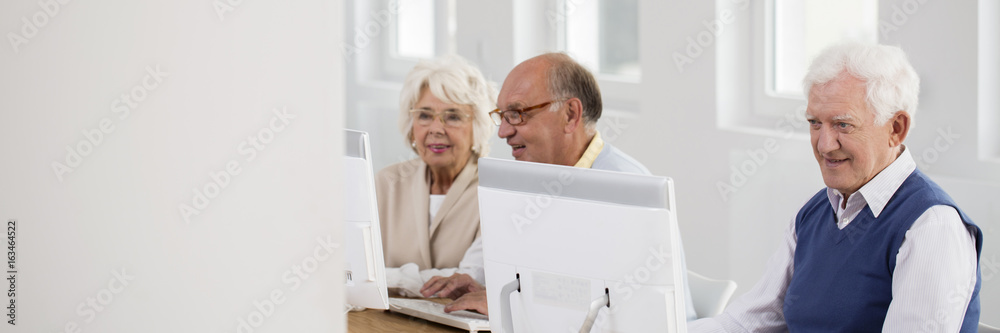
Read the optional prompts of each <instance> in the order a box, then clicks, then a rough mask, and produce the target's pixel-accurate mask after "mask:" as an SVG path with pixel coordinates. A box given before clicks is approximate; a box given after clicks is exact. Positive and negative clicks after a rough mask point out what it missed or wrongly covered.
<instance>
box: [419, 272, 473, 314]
mask: <svg viewBox="0 0 1000 333" xmlns="http://www.w3.org/2000/svg"><path fill="white" fill-rule="evenodd" d="M484 290H486V288H485V287H483V286H482V285H480V284H479V282H476V280H475V279H473V278H472V277H471V276H469V275H468V274H452V275H451V276H449V277H440V276H435V277H432V278H431V279H430V280H429V281H427V283H424V287H423V288H420V293H421V294H423V295H424V297H431V296H432V295H434V294H437V295H438V297H444V298H450V299H457V298H459V297H462V295H465V294H466V293H471V292H474V291H484ZM485 296H486V295H483V299H485V298H486V297H485ZM483 308H484V309H485V308H486V306H485V305H483Z"/></svg>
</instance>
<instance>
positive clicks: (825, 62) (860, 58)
mask: <svg viewBox="0 0 1000 333" xmlns="http://www.w3.org/2000/svg"><path fill="white" fill-rule="evenodd" d="M843 73H846V74H848V75H850V76H853V77H856V78H858V79H861V80H862V81H864V82H865V90H866V92H867V93H866V94H865V101H866V102H867V104H868V107H869V108H871V110H872V112H874V113H875V124H876V125H879V126H881V125H885V123H886V122H887V121H889V119H890V118H892V115H893V114H895V113H896V111H906V112H907V113H909V114H910V119H911V122H912V119H913V117H914V114H915V113H916V112H917V102H918V95H919V94H920V78H919V77H918V76H917V72H916V71H915V70H913V66H911V65H910V62H909V60H907V58H906V53H904V52H903V50H902V49H900V48H899V47H897V46H888V45H876V44H862V43H857V42H848V43H841V44H836V45H833V46H830V47H828V48H826V49H825V50H823V52H821V53H820V55H819V56H817V57H816V59H815V60H813V62H812V65H811V66H809V72H808V73H807V74H806V77H805V78H804V79H803V80H802V88H803V89H804V91H805V93H806V96H808V94H809V92H810V90H811V89H812V87H813V86H817V85H823V84H826V83H828V82H830V81H832V80H833V79H836V78H837V77H839V76H841V75H842V74H843Z"/></svg>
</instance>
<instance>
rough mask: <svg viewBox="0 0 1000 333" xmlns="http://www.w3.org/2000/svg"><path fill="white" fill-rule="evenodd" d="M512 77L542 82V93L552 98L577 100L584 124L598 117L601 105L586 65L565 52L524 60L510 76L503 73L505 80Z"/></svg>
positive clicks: (590, 123)
mask: <svg viewBox="0 0 1000 333" xmlns="http://www.w3.org/2000/svg"><path fill="white" fill-rule="evenodd" d="M514 74H517V75H514ZM512 77H513V78H515V79H517V80H524V79H525V78H531V79H532V80H531V81H533V82H545V88H546V92H548V93H549V95H550V96H552V98H553V99H569V98H577V99H579V100H580V102H581V104H582V105H583V120H584V122H585V123H586V124H587V125H590V126H594V125H596V124H597V120H598V119H600V118H601V111H602V110H603V107H602V102H601V88H600V87H599V86H598V85H597V79H595V78H594V75H593V74H591V73H590V71H589V70H587V68H586V67H583V65H580V63H578V62H576V60H573V58H571V57H570V56H568V55H566V54H565V53H545V54H542V55H539V56H536V57H534V58H531V59H528V60H525V61H524V62H522V63H520V64H519V65H517V67H514V69H513V70H512V71H511V75H509V76H507V79H508V81H510V79H511V78H512ZM508 83H510V82H506V81H505V82H504V84H505V85H506V84H508Z"/></svg>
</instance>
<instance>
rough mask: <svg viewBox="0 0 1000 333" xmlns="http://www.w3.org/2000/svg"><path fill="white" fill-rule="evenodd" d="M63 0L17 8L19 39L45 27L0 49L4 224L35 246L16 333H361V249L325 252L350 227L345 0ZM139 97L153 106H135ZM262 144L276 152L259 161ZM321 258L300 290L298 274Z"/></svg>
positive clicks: (10, 25) (6, 18) (13, 6)
mask: <svg viewBox="0 0 1000 333" xmlns="http://www.w3.org/2000/svg"><path fill="white" fill-rule="evenodd" d="M63 2H66V1H62V0H60V1H58V2H57V1H41V2H35V1H5V2H3V3H2V4H0V27H3V33H4V36H5V37H8V38H10V37H9V36H11V35H8V34H7V33H8V32H10V33H12V34H20V33H21V31H22V30H21V29H22V25H23V24H24V23H23V21H22V18H23V17H26V18H27V19H28V20H33V19H34V20H37V22H39V25H41V27H38V31H37V32H34V31H32V30H31V29H28V30H26V32H27V35H29V38H30V40H29V41H28V42H27V44H24V45H18V47H16V48H15V47H13V46H12V45H11V44H9V43H7V41H8V40H9V39H8V38H5V39H4V41H5V42H4V43H2V44H0V73H3V74H2V75H0V142H3V144H2V146H0V156H2V157H3V161H2V162H0V189H2V190H0V218H2V220H3V221H4V222H5V223H6V222H7V221H8V219H16V220H17V229H16V232H17V246H18V247H17V270H18V273H17V285H16V288H17V289H16V292H17V298H16V301H17V303H16V304H17V317H16V320H17V322H16V326H11V325H9V324H8V323H5V322H6V321H7V320H8V318H4V321H5V322H4V323H0V326H2V327H3V328H2V331H4V332H57V331H58V332H63V331H71V332H72V331H75V332H80V331H83V332H192V331H215V332H236V331H238V330H240V320H249V321H251V324H254V326H259V327H254V328H251V329H252V330H253V331H255V332H306V331H311V332H315V331H333V332H337V331H343V329H344V326H345V323H344V317H343V312H342V309H343V305H342V304H343V301H342V299H343V291H342V289H343V287H342V286H343V282H342V278H343V271H342V270H341V267H342V261H343V260H342V259H341V257H342V256H341V255H340V252H339V251H340V250H339V249H336V248H334V249H332V253H331V254H330V255H329V256H328V255H326V254H327V252H329V251H328V250H327V249H326V248H322V246H321V244H320V241H318V239H320V238H321V239H322V240H323V241H322V243H328V242H330V243H333V244H334V245H336V244H339V243H340V235H341V223H340V221H342V215H341V212H342V209H341V205H340V202H339V201H338V198H339V197H340V196H341V193H340V191H339V190H338V189H339V188H340V187H339V185H340V180H339V179H337V178H336V175H338V173H339V169H340V165H339V161H340V158H339V156H340V155H342V149H343V139H342V131H341V130H340V128H341V127H342V126H343V118H342V113H341V112H342V111H341V109H342V107H343V106H342V103H343V97H344V86H343V74H342V73H343V71H342V67H341V66H342V60H341V54H340V53H339V52H338V49H336V48H335V46H336V45H339V44H340V42H341V36H342V35H343V34H342V30H341V29H343V26H342V25H340V24H338V22H341V20H340V19H339V17H340V16H339V15H341V13H340V9H339V6H340V5H339V3H336V2H335V3H330V2H327V1H306V2H295V3H294V4H279V3H266V2H250V1H245V2H242V3H239V4H237V5H236V6H235V8H232V9H233V10H232V11H227V12H224V13H223V16H221V17H220V16H219V14H218V13H217V11H216V9H215V7H213V6H214V5H217V4H228V3H230V2H226V1H216V2H214V3H213V1H201V2H136V1H112V0H101V1H80V2H67V3H65V4H62V5H60V3H63ZM232 3H238V2H237V1H232ZM39 4H42V5H41V6H43V7H39V6H40V5H39ZM46 18H48V19H46ZM156 71H162V72H164V74H162V75H160V74H156V76H151V74H150V72H156ZM147 77H148V78H149V79H147ZM144 82H145V83H146V85H145V86H144V85H143V83H144ZM154 86H155V87H154ZM122 95H132V96H136V97H135V98H136V99H141V100H142V101H141V102H140V103H138V105H136V106H135V107H134V108H132V110H131V112H130V113H123V112H117V111H121V110H124V109H120V107H121V105H122V104H120V103H119V102H120V101H119V102H116V100H119V99H120V98H122V97H121V96H122ZM125 103H127V102H125ZM274 109H280V110H285V111H286V112H287V113H288V114H290V115H291V116H288V117H289V118H286V119H285V120H282V119H279V118H275V115H274V114H273V113H272V110H274ZM291 117H294V118H291ZM286 120H287V121H286ZM102 126H103V128H104V129H105V131H104V132H103V133H101V134H96V133H100V129H101V128H102ZM272 126H273V127H272ZM112 127H113V128H112ZM88 136H89V137H90V138H91V139H88ZM250 136H259V137H260V138H261V140H262V141H270V142H267V143H266V145H263V146H262V147H263V148H262V149H261V150H259V151H257V153H256V155H255V157H254V158H252V159H251V158H250V155H248V154H247V153H246V151H247V150H246V149H248V148H246V147H244V148H243V149H241V148H240V147H241V146H240V145H241V143H242V142H244V141H245V140H248V139H247V138H248V137H250ZM67 146H70V147H72V148H71V149H75V148H77V147H80V149H82V151H81V152H80V153H81V154H82V155H83V156H82V157H80V158H77V157H69V159H70V160H71V161H67V154H68V153H67V150H66V149H67V148H66V147H67ZM88 147H89V148H88ZM53 163H65V164H69V166H68V167H69V168H73V171H72V172H71V173H65V174H61V175H60V174H59V173H58V172H54V171H53V169H52V165H53ZM227 165H235V166H237V167H238V168H239V170H240V171H239V172H238V173H237V174H230V175H226V176H223V175H221V174H222V173H223V172H224V171H223V170H225V169H226V168H227ZM198 191H201V193H203V194H204V193H205V191H208V192H210V193H215V194H214V195H213V194H208V195H207V196H208V198H207V199H199V197H198V194H195V193H196V192H198ZM216 192H217V193H216ZM182 205H191V206H192V207H193V209H196V210H199V211H200V213H199V214H198V215H195V216H190V217H189V218H185V216H184V214H182V213H181V212H180V211H179V209H180V207H181V206H182ZM4 242H5V243H6V242H7V240H5V241H4ZM318 246H320V247H321V248H320V250H319V251H314V250H315V249H316V248H317V247H318ZM5 252H6V251H5ZM316 254H318V256H317V255H316ZM307 262H312V263H316V264H317V265H316V266H315V267H312V268H311V269H312V270H313V271H312V272H311V274H310V275H309V277H308V278H306V279H304V280H302V283H301V285H300V286H298V288H296V286H295V285H294V283H292V281H291V279H287V278H286V279H284V280H283V275H284V274H285V272H287V271H289V270H291V269H293V267H294V266H303V264H307ZM307 265H309V264H307ZM307 269H308V268H307ZM5 270H7V269H5ZM123 270H124V271H123ZM119 276H120V277H119ZM115 279H120V280H122V281H124V282H126V283H119V282H112V283H111V284H109V280H111V281H114V280H115ZM4 286H5V287H4V290H7V289H8V288H7V287H6V286H7V284H6V283H5V284H4ZM275 292H279V293H283V294H282V296H280V297H276V298H274V299H273V300H271V301H268V299H271V298H272V297H273V296H272V294H273V293H275ZM6 294H7V293H6V292H5V293H4V295H5V297H3V298H2V302H3V303H4V305H5V306H6V304H7V302H8V298H7V297H6ZM90 302H96V303H95V304H96V305H95V306H91V305H89V303H90ZM270 302H274V303H271V304H272V305H266V304H265V303H270ZM275 303H277V304H275ZM255 304H265V305H261V306H260V307H258V306H257V305H255ZM4 312H5V314H6V312H7V311H6V310H5V311H4ZM242 331H248V330H247V329H243V330H242Z"/></svg>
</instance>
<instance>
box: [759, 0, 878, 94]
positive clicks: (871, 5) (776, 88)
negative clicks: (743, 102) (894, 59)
mask: <svg viewBox="0 0 1000 333" xmlns="http://www.w3.org/2000/svg"><path fill="white" fill-rule="evenodd" d="M770 21H771V22H769V25H770V26H772V27H773V29H774V30H773V31H774V33H773V39H772V42H771V43H770V44H771V45H768V46H769V47H770V48H771V50H772V53H771V55H772V57H771V58H770V59H768V60H769V61H768V62H769V64H770V65H771V70H770V71H768V72H769V75H768V80H767V81H766V86H767V89H768V92H769V94H771V95H774V96H793V97H801V96H802V95H803V91H802V84H801V82H802V78H803V77H804V76H805V74H806V71H807V70H808V67H809V63H810V61H811V60H812V58H813V57H815V56H816V55H817V54H819V52H820V51H822V50H823V49H824V48H826V47H827V46H829V45H831V44H835V43H837V42H840V41H843V40H856V41H860V42H867V43H875V42H878V35H877V33H878V0H838V1H828V0H774V7H773V15H772V16H771V20H770Z"/></svg>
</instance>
